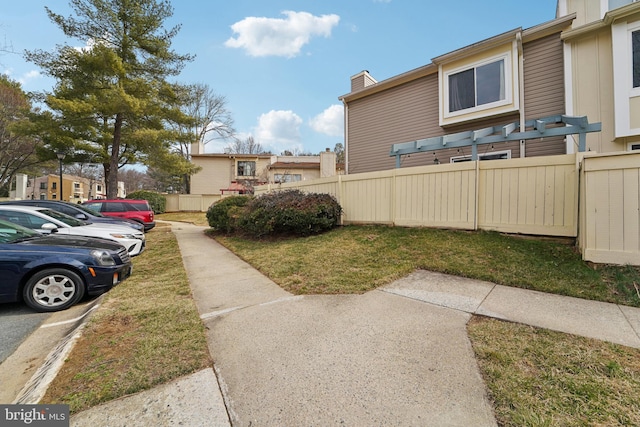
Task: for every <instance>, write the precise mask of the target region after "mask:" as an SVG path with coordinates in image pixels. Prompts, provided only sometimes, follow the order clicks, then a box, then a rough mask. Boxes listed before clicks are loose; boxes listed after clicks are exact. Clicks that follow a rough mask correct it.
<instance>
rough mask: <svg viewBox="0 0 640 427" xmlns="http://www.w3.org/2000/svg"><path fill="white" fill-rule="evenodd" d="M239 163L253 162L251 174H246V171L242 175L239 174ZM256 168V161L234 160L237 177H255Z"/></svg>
mask: <svg viewBox="0 0 640 427" xmlns="http://www.w3.org/2000/svg"><path fill="white" fill-rule="evenodd" d="M240 163H253V168H252V169H253V170H252V171H251V172H252V174H251V175H247V174H246V173H245V174H244V175H240V173H239V172H240V170H239V168H240ZM257 168H258V162H256V161H255V160H237V161H236V176H237V177H255V176H257V175H256V174H257V173H258V171H257ZM244 172H245V171H244V169H243V173H244Z"/></svg>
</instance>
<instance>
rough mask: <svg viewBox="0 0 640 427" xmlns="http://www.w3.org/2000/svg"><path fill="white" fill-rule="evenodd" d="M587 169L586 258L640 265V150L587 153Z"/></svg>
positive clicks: (584, 191) (585, 178) (583, 246)
mask: <svg viewBox="0 0 640 427" xmlns="http://www.w3.org/2000/svg"><path fill="white" fill-rule="evenodd" d="M583 165H584V166H583V169H584V180H583V182H584V188H583V190H582V194H584V198H585V201H584V217H585V218H584V236H581V247H582V250H583V257H584V259H586V260H588V261H593V262H598V263H613V264H633V265H639V264H640V153H624V154H621V153H616V154H610V155H601V156H598V157H592V156H587V157H585V158H584V160H583Z"/></svg>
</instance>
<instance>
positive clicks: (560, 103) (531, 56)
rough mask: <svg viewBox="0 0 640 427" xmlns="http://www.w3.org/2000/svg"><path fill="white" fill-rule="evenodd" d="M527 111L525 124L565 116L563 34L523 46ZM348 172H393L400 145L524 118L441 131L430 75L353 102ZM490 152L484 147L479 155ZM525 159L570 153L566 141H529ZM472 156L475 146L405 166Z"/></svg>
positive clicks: (515, 153) (513, 146)
mask: <svg viewBox="0 0 640 427" xmlns="http://www.w3.org/2000/svg"><path fill="white" fill-rule="evenodd" d="M524 57H525V65H524V79H525V83H524V97H525V100H524V106H525V114H526V119H527V120H528V119H537V118H541V117H547V116H552V115H556V114H564V68H563V49H562V42H561V40H560V36H559V34H555V35H552V36H548V37H544V38H542V39H538V40H535V41H532V42H529V43H526V44H525V45H524ZM348 109H349V112H348V117H349V124H348V145H347V150H348V160H349V165H348V167H349V173H361V172H371V171H379V170H386V169H392V168H394V167H395V157H390V156H389V151H390V150H391V146H392V145H393V144H396V143H402V142H409V141H414V140H417V139H424V138H430V137H435V136H441V135H445V134H450V133H456V132H463V131H469V130H476V129H482V128H485V127H489V126H498V125H503V124H506V123H511V122H517V121H518V120H519V113H517V112H515V113H512V114H508V115H503V116H494V117H491V118H488V119H483V120H476V121H472V122H468V123H463V124H459V125H455V126H447V127H446V128H442V127H441V126H439V124H438V123H439V122H438V76H437V74H431V75H428V76H426V77H421V78H418V79H416V80H413V81H410V82H408V83H404V84H401V85H398V86H395V87H392V88H390V89H388V90H384V91H382V92H377V93H374V94H372V95H369V96H366V97H364V98H360V99H357V100H354V101H351V102H349V103H348ZM507 149H510V150H511V156H512V157H513V158H515V157H519V156H520V148H519V143H518V142H510V143H500V144H495V145H494V147H493V150H494V151H501V150H507ZM487 151H491V147H487V146H479V147H478V152H479V153H484V152H487ZM525 152H526V156H527V157H532V156H546V155H555V154H564V153H565V143H564V137H556V138H545V139H543V140H540V141H538V140H536V141H529V142H527V145H526V151H525ZM468 154H471V147H466V148H465V149H464V150H462V149H460V150H458V149H442V150H438V151H437V152H435V153H434V152H429V153H416V154H412V155H410V156H406V157H403V158H402V167H410V166H420V165H429V164H433V162H434V160H435V159H436V158H437V159H438V161H439V162H441V163H448V162H449V160H450V158H451V157H452V156H459V155H468Z"/></svg>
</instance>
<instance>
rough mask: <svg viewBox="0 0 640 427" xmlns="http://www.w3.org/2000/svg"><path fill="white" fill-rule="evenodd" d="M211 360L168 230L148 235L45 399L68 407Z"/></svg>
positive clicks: (120, 392)
mask: <svg viewBox="0 0 640 427" xmlns="http://www.w3.org/2000/svg"><path fill="white" fill-rule="evenodd" d="M207 366H211V360H210V357H209V352H208V348H207V344H206V339H205V333H204V326H203V325H202V322H201V321H200V318H199V316H198V313H197V310H196V307H195V305H194V303H193V300H192V298H191V292H190V288H189V282H188V279H187V276H186V272H185V271H184V267H183V264H182V258H181V256H180V249H179V247H178V244H177V241H176V239H175V236H174V235H173V233H171V229H170V227H168V226H164V225H162V224H159V225H157V226H156V228H155V229H153V230H152V231H151V232H149V233H147V250H146V251H145V252H144V253H143V254H142V255H140V256H138V257H136V258H134V269H133V275H132V276H131V277H130V278H129V279H127V280H126V281H124V282H122V283H121V284H119V285H118V286H117V287H115V288H114V289H112V290H111V291H110V292H109V293H108V294H107V295H106V296H105V299H104V302H103V304H102V306H101V307H100V309H99V310H98V311H97V312H96V313H95V314H94V315H93V317H92V319H91V321H90V322H89V323H88V325H87V327H86V329H85V330H84V333H83V335H82V337H81V338H80V340H79V341H78V343H77V344H76V346H75V347H74V349H73V351H72V353H71V355H70V356H69V358H68V359H67V360H66V363H65V364H64V366H63V368H62V370H61V372H60V373H59V374H58V376H57V377H56V379H55V380H54V381H53V383H52V384H51V386H50V387H49V390H48V391H47V394H46V395H45V396H44V398H43V402H47V403H66V404H69V405H70V410H71V412H72V413H73V412H77V411H80V410H83V409H86V408H88V407H91V406H94V405H97V404H99V403H103V402H106V401H109V400H112V399H115V398H118V397H121V396H124V395H127V394H131V393H135V392H138V391H142V390H146V389H149V388H151V387H153V386H155V385H157V384H162V383H165V382H167V381H170V380H172V379H175V378H178V377H180V376H183V375H187V374H189V373H192V372H195V371H197V370H200V369H203V368H205V367H207Z"/></svg>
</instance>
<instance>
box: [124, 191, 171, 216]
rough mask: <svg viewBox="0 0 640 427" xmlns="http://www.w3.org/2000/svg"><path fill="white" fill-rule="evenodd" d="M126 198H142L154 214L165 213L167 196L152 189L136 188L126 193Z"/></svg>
mask: <svg viewBox="0 0 640 427" xmlns="http://www.w3.org/2000/svg"><path fill="white" fill-rule="evenodd" d="M127 199H144V200H146V201H147V202H149V206H151V209H152V210H153V212H154V213H156V214H161V213H165V212H166V210H167V198H166V197H164V196H163V195H162V194H159V193H155V192H153V191H147V190H138V191H134V192H133V193H130V194H128V195H127Z"/></svg>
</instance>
